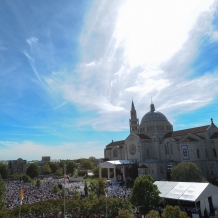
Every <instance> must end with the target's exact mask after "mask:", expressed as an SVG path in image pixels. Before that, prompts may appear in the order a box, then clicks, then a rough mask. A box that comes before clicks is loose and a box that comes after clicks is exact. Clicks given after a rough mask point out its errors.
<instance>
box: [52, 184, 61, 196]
mask: <svg viewBox="0 0 218 218" xmlns="http://www.w3.org/2000/svg"><path fill="white" fill-rule="evenodd" d="M59 191H60V189H59V188H58V185H54V186H53V187H52V193H54V194H57V193H58V192H59Z"/></svg>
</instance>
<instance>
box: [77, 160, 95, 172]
mask: <svg viewBox="0 0 218 218" xmlns="http://www.w3.org/2000/svg"><path fill="white" fill-rule="evenodd" d="M80 165H81V167H82V168H83V169H85V170H87V169H93V168H94V163H93V160H92V159H85V158H82V159H80Z"/></svg>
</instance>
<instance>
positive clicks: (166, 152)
mask: <svg viewBox="0 0 218 218" xmlns="http://www.w3.org/2000/svg"><path fill="white" fill-rule="evenodd" d="M165 154H167V145H166V144H165Z"/></svg>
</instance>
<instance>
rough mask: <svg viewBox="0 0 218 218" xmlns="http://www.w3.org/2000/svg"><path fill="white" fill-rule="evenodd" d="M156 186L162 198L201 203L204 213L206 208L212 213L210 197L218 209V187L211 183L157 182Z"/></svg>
mask: <svg viewBox="0 0 218 218" xmlns="http://www.w3.org/2000/svg"><path fill="white" fill-rule="evenodd" d="M154 184H155V185H157V187H158V189H159V191H160V192H161V194H160V197H162V198H168V199H175V200H183V201H191V202H197V201H200V207H201V212H202V213H203V211H204V209H205V207H206V208H207V210H208V211H210V208H209V202H208V197H211V198H212V202H213V206H214V207H218V187H216V186H214V185H212V184H210V183H196V182H168V181H156V182H155V183H154Z"/></svg>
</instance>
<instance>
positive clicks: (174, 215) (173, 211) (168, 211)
mask: <svg viewBox="0 0 218 218" xmlns="http://www.w3.org/2000/svg"><path fill="white" fill-rule="evenodd" d="M161 216H162V218H169V217H170V218H189V217H188V215H187V213H185V212H183V211H181V210H180V208H179V206H175V207H173V206H171V205H167V206H166V207H165V209H164V211H163V213H162V214H161Z"/></svg>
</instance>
